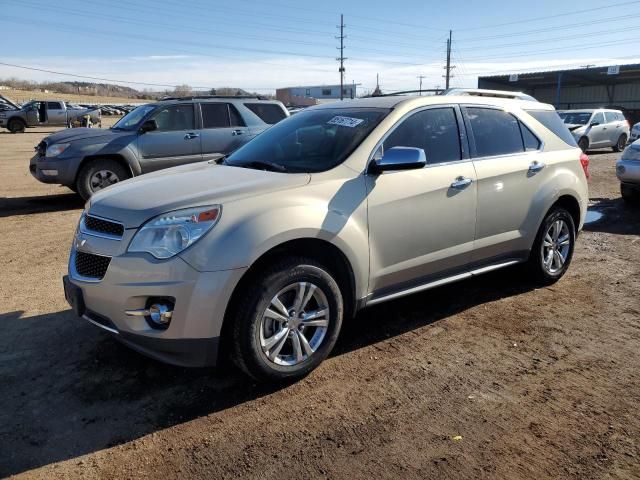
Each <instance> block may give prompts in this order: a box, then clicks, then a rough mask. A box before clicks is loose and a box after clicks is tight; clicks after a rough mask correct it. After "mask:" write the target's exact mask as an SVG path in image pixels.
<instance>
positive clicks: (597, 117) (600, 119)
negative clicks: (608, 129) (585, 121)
mask: <svg viewBox="0 0 640 480" xmlns="http://www.w3.org/2000/svg"><path fill="white" fill-rule="evenodd" d="M590 123H598V124H600V125H602V124H603V123H604V115H603V114H602V112H598V113H596V114H595V115H594V116H593V117H591V122H590Z"/></svg>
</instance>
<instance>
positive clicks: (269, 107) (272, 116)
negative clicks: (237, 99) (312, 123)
mask: <svg viewBox="0 0 640 480" xmlns="http://www.w3.org/2000/svg"><path fill="white" fill-rule="evenodd" d="M244 106H245V107H247V108H248V109H249V110H251V111H252V112H253V113H255V114H256V115H257V116H258V117H260V120H262V121H263V122H264V123H268V124H269V125H273V124H274V123H278V122H279V121H280V120H282V119H283V118H286V116H287V114H286V113H284V110H282V108H281V107H280V105H277V104H275V103H245V104H244Z"/></svg>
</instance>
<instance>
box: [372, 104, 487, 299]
mask: <svg viewBox="0 0 640 480" xmlns="http://www.w3.org/2000/svg"><path fill="white" fill-rule="evenodd" d="M460 126H461V115H460V110H459V108H458V107H455V106H444V107H440V106H438V107H436V108H427V109H422V110H420V111H417V112H415V113H412V114H410V115H409V116H408V117H406V118H405V119H403V120H402V121H401V122H400V123H399V125H398V126H397V127H396V128H395V130H393V131H392V132H391V134H390V135H389V136H388V137H387V138H386V140H384V142H383V144H382V146H381V148H380V149H379V151H378V152H376V155H382V154H383V151H384V149H389V148H391V147H396V146H405V147H416V148H422V149H424V151H425V153H426V157H427V166H426V167H425V168H422V169H418V170H405V171H396V172H385V173H382V174H379V175H367V183H368V197H367V198H368V211H369V238H370V252H371V253H370V256H371V273H370V275H371V278H370V285H369V289H370V292H371V293H372V298H376V297H380V296H384V295H387V294H392V293H393V292H394V291H400V290H404V289H408V288H411V287H413V286H418V285H420V284H424V283H428V282H430V281H432V280H435V279H437V278H439V277H443V276H450V275H455V274H457V273H462V272H464V271H466V265H467V264H468V262H469V261H470V258H471V251H472V248H473V237H474V233H475V223H476V174H475V171H474V168H473V163H472V162H471V160H470V159H469V156H468V152H467V146H466V139H465V137H464V136H463V135H462V134H461V133H462V131H463V130H462V129H461V128H460Z"/></svg>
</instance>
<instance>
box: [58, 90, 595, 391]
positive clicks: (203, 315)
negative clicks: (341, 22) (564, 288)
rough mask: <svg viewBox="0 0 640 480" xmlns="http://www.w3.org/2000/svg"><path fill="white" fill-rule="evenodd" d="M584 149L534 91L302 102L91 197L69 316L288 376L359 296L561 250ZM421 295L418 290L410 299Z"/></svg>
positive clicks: (537, 269) (569, 246)
mask: <svg viewBox="0 0 640 480" xmlns="http://www.w3.org/2000/svg"><path fill="white" fill-rule="evenodd" d="M588 174H589V172H588V158H587V156H586V155H585V154H583V153H582V152H581V151H580V149H579V148H578V147H577V146H576V143H575V141H574V139H573V137H572V136H571V134H570V133H569V131H568V130H567V128H566V127H565V126H564V125H563V124H562V121H561V120H560V118H559V117H558V115H557V113H556V112H555V110H554V109H553V107H552V106H550V105H544V104H541V103H538V102H535V101H522V100H513V99H504V98H492V97H487V96H482V97H480V96H433V97H377V98H366V99H359V100H353V101H346V102H336V103H332V104H326V105H321V106H316V107H311V108H308V109H306V110H304V111H302V112H300V113H297V114H296V115H294V116H292V117H290V118H288V119H286V120H284V121H282V122H280V123H278V124H277V125H274V126H273V127H271V128H270V129H269V130H267V131H266V132H264V133H263V134H262V135H260V136H258V137H256V138H255V139H253V140H252V141H250V142H249V143H247V144H246V145H244V146H243V147H241V148H239V149H238V150H236V151H235V152H233V153H232V154H231V155H230V156H229V157H227V158H226V159H224V161H222V162H221V163H220V164H218V163H216V162H207V163H200V164H197V165H185V166H182V167H176V168H173V169H171V170H165V171H163V172H158V173H155V174H152V175H147V176H143V177H140V178H134V179H131V180H127V181H125V182H122V183H120V184H118V185H116V186H114V187H112V188H109V189H106V190H105V191H103V192H99V193H98V194H96V195H94V196H93V197H92V198H91V200H90V201H89V202H88V203H87V205H86V208H85V211H84V212H83V213H82V216H81V218H80V222H79V225H78V229H77V232H76V236H75V239H74V242H73V245H72V247H71V254H70V259H69V274H68V276H66V277H65V279H64V288H65V295H66V298H67V300H68V302H69V303H70V304H71V306H72V307H73V309H74V311H75V312H76V314H77V315H79V316H81V317H82V318H84V319H85V320H87V321H89V322H91V323H93V324H95V325H97V326H98V327H100V328H102V329H103V330H106V331H108V332H110V333H111V334H113V335H114V336H115V337H116V338H118V339H119V340H120V341H122V342H124V343H125V344H127V345H129V346H131V347H132V348H134V349H136V350H138V351H140V352H143V353H145V354H147V355H150V356H152V357H154V358H157V359H160V360H163V361H166V362H170V363H174V364H178V365H191V366H196V365H211V364H215V363H216V360H217V358H218V354H219V352H224V353H227V354H230V356H231V358H232V359H233V360H234V361H235V362H236V363H237V365H238V366H239V367H240V368H241V369H242V370H244V371H245V372H246V373H247V374H249V375H251V376H252V377H254V378H256V379H259V380H282V379H287V378H295V377H299V376H301V375H304V374H306V373H307V372H309V371H311V370H312V369H313V368H315V367H316V366H317V365H318V364H319V363H320V362H321V361H322V360H323V359H325V358H326V357H327V355H329V353H330V352H331V350H332V348H333V346H334V344H335V342H336V339H337V338H338V334H339V332H340V328H341V325H342V323H343V322H346V321H349V320H350V319H351V318H352V317H353V315H354V314H355V313H356V312H357V311H358V310H360V309H362V308H364V307H367V306H370V305H376V304H379V303H381V302H385V301H389V300H392V299H395V298H398V297H402V296H404V295H409V294H412V293H416V292H421V291H424V290H426V289H429V288H434V287H437V286H439V285H444V284H446V283H450V282H455V281H458V280H462V279H465V278H470V277H473V276H476V275H480V274H482V273H485V272H489V271H492V270H496V269H500V268H504V267H507V266H509V265H515V264H518V263H523V264H526V266H527V268H528V271H529V272H530V274H531V275H532V276H533V277H534V278H536V279H538V280H540V281H541V282H544V283H551V282H555V281H557V280H558V279H559V278H560V277H562V275H563V274H564V273H565V272H566V271H567V268H568V267H569V264H570V262H571V258H572V254H573V250H574V246H575V241H576V237H577V234H578V232H579V230H580V228H581V227H582V224H583V221H584V218H585V214H586V211H587V203H588V192H587V177H588ZM425 308H428V305H425Z"/></svg>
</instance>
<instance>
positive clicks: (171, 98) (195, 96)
mask: <svg viewBox="0 0 640 480" xmlns="http://www.w3.org/2000/svg"><path fill="white" fill-rule="evenodd" d="M207 98H241V99H242V98H245V99H246V98H253V99H255V100H268V98H267V97H264V96H262V95H189V96H186V97H162V98H161V99H160V101H161V102H162V101H165V100H198V99H207Z"/></svg>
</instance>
